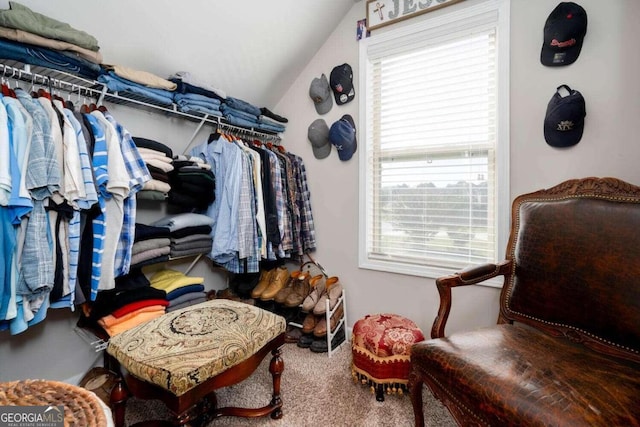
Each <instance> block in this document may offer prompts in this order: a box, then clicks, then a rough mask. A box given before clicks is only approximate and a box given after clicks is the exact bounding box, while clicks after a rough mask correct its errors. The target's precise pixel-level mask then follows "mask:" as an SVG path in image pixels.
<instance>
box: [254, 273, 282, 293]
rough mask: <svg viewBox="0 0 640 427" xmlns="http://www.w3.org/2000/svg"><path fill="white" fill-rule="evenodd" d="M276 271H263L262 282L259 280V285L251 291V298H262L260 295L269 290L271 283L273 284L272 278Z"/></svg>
mask: <svg viewBox="0 0 640 427" xmlns="http://www.w3.org/2000/svg"><path fill="white" fill-rule="evenodd" d="M275 271H276V269H275V268H274V269H273V270H262V272H261V273H260V280H258V284H257V285H256V287H255V288H253V290H252V291H251V298H260V295H261V294H262V293H263V292H264V290H265V289H267V286H269V283H271V276H272V275H273V273H274V272H275Z"/></svg>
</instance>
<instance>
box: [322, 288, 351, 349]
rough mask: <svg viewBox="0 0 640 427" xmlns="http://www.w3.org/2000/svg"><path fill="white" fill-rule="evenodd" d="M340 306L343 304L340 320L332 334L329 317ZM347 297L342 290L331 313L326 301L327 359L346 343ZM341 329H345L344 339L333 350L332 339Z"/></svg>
mask: <svg viewBox="0 0 640 427" xmlns="http://www.w3.org/2000/svg"><path fill="white" fill-rule="evenodd" d="M340 304H343V306H342V308H343V310H342V313H343V314H342V319H340V320H339V321H338V323H337V324H336V328H335V329H334V330H333V332H331V327H330V325H331V316H332V315H333V313H335V312H336V310H338V308H339V307H340ZM346 304H347V296H346V291H345V290H344V289H342V295H340V298H338V302H337V303H336V305H335V306H334V307H333V311H331V310H329V299H327V300H326V307H327V310H326V312H325V316H326V321H327V325H329V326H327V349H328V351H327V353H328V355H329V358H331V356H332V355H333V353H335V352H336V351H338V350H339V349H340V347H342V346H343V345H344V344H346V343H347V329H346V328H347V305H346ZM341 328H345V329H344V339H343V341H342V342H341V343H339V344H337V345H336V346H335V348H334V347H333V345H332V342H333V338H334V337H335V336H336V335H337V334H338V332H340V329H341Z"/></svg>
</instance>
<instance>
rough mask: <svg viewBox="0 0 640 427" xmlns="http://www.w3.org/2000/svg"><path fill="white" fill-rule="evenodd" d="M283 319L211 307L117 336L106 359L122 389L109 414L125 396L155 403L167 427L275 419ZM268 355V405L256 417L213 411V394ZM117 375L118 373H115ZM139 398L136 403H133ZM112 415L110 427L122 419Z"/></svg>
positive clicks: (225, 303) (225, 304)
mask: <svg viewBox="0 0 640 427" xmlns="http://www.w3.org/2000/svg"><path fill="white" fill-rule="evenodd" d="M285 328H286V322H285V319H284V318H283V317H282V316H278V315H276V314H274V313H271V312H269V311H266V310H263V309H261V308H258V307H255V306H252V305H249V304H244V303H241V302H237V301H232V300H226V299H216V300H212V301H207V302H203V303H200V304H195V305H192V306H189V307H186V308H183V309H179V310H175V311H172V312H170V313H167V314H165V315H163V316H161V317H158V318H156V319H153V320H151V321H149V322H146V323H143V324H141V325H139V326H137V327H135V328H132V329H129V330H127V331H125V332H122V333H120V334H117V335H115V336H113V337H111V339H110V340H109V345H108V347H107V353H108V354H109V355H110V356H111V358H112V360H113V362H114V363H115V365H116V369H114V371H116V372H118V371H119V372H120V373H123V370H124V371H125V372H126V375H122V378H123V379H124V380H125V382H126V387H124V384H122V381H121V382H120V385H121V387H120V388H118V386H116V388H114V390H113V391H112V392H111V406H112V408H115V407H124V406H125V405H124V402H126V400H127V398H128V396H129V394H133V395H134V396H136V397H144V398H154V399H160V400H162V401H163V402H164V403H165V404H166V405H167V406H168V407H169V409H170V410H171V411H172V412H173V414H174V418H173V424H174V425H184V424H187V423H189V422H195V423H196V424H197V423H205V422H206V421H207V420H208V419H211V418H215V417H218V416H221V415H235V416H251V417H254V416H264V415H271V416H272V418H280V417H281V416H282V411H281V407H282V400H281V399H280V375H281V374H282V371H283V369H284V363H283V362H282V359H281V358H280V347H281V346H282V345H283V344H284V332H285ZM269 352H271V353H272V355H273V358H272V360H271V365H270V367H269V370H270V372H271V373H272V376H273V381H274V393H273V399H272V402H271V403H270V404H269V405H267V406H265V407H263V408H258V409H251V408H218V407H217V402H216V399H215V393H214V391H215V390H216V389H218V388H221V387H225V386H228V385H232V384H236V383H238V382H240V381H242V380H244V379H245V378H247V377H248V376H249V375H250V374H251V373H253V371H254V370H255V369H256V368H257V367H258V365H259V364H260V362H261V361H262V360H263V359H264V357H265V356H266V355H267V354H268V353H269ZM121 368H124V369H121ZM138 395H140V396H138ZM120 412H121V413H118V411H116V410H114V415H115V418H116V420H115V421H116V426H119V425H122V424H121V422H123V421H124V412H123V410H121V411H120Z"/></svg>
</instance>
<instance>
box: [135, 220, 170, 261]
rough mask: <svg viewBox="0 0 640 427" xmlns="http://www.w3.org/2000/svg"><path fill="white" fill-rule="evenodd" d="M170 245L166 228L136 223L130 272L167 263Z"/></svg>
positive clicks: (168, 232) (168, 231)
mask: <svg viewBox="0 0 640 427" xmlns="http://www.w3.org/2000/svg"><path fill="white" fill-rule="evenodd" d="M170 243H171V240H170V230H169V228H168V227H161V226H153V225H146V224H140V223H136V231H135V237H134V241H133V247H132V250H131V270H132V271H133V270H136V269H140V268H142V267H144V266H145V265H151V264H157V263H160V262H166V261H169V253H170V252H171V248H170Z"/></svg>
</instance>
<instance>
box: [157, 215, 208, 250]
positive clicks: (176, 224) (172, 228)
mask: <svg viewBox="0 0 640 427" xmlns="http://www.w3.org/2000/svg"><path fill="white" fill-rule="evenodd" d="M151 225H152V226H154V227H167V228H168V229H169V238H170V251H169V256H170V257H171V258H178V257H183V256H191V255H198V254H206V253H209V252H211V247H212V245H213V239H212V237H211V235H210V234H211V227H212V226H213V220H212V219H211V218H209V217H208V216H206V215H201V214H196V213H182V214H176V215H168V216H166V217H164V218H161V219H159V220H158V221H155V222H153V223H151Z"/></svg>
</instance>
